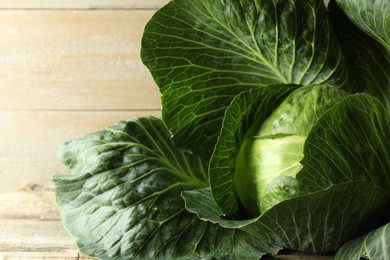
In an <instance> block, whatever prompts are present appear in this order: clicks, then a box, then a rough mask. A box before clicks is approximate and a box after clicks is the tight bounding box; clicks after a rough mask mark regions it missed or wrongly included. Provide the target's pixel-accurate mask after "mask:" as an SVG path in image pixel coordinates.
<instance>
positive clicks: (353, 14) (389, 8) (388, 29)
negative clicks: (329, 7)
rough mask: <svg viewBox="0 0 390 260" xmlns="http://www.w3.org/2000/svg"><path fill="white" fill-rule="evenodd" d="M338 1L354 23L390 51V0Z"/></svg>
mask: <svg viewBox="0 0 390 260" xmlns="http://www.w3.org/2000/svg"><path fill="white" fill-rule="evenodd" d="M337 3H338V5H339V6H340V8H341V9H343V11H344V12H345V14H346V15H347V16H348V17H349V18H350V19H351V21H352V22H353V23H354V24H356V25H357V26H358V27H360V28H361V29H362V30H363V31H365V32H366V33H368V34H370V35H371V36H373V37H374V38H376V39H377V40H378V41H379V42H380V43H382V44H383V45H384V46H385V47H386V48H387V50H389V51H390V2H389V0H374V1H372V0H371V1H368V0H337Z"/></svg>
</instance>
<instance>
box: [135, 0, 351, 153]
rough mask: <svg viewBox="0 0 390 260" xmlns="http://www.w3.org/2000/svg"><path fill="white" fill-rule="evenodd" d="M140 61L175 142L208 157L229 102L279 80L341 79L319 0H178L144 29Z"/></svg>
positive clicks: (336, 50) (336, 49)
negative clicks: (157, 89) (154, 85)
mask: <svg viewBox="0 0 390 260" xmlns="http://www.w3.org/2000/svg"><path fill="white" fill-rule="evenodd" d="M141 55H142V59H143V62H144V63H145V64H146V66H147V67H148V68H149V70H150V71H151V73H152V75H153V77H154V79H155V81H156V83H157V84H158V86H159V87H160V91H161V93H162V103H163V119H164V121H165V122H166V123H167V126H168V128H169V129H170V130H171V131H172V132H173V135H174V140H175V143H176V144H178V145H179V146H181V147H184V148H187V149H190V150H196V151H197V152H199V153H201V154H202V155H203V156H205V157H206V158H208V156H210V153H211V151H212V150H213V147H214V144H215V142H216V139H217V135H218V134H219V129H220V126H221V122H222V118H223V114H224V111H225V109H226V107H227V106H228V105H229V104H230V102H231V100H232V99H233V98H234V96H236V95H237V94H239V93H240V92H242V91H244V90H248V89H250V88H257V87H262V86H267V85H270V84H279V83H294V84H319V83H323V82H328V83H332V84H335V85H343V84H344V80H345V79H344V76H345V75H344V60H343V56H342V54H341V49H340V46H339V45H338V42H337V39H336V37H334V35H333V31H332V25H331V24H330V21H329V19H328V17H327V13H326V10H325V7H324V5H323V3H322V1H318V0H307V1H301V0H277V1H269V0H259V1H247V0H222V1H215V0H196V1H194V0H191V1H189V0H175V1H172V2H170V3H169V4H168V5H167V6H165V7H164V8H162V9H161V10H159V11H158V12H157V13H156V15H155V16H154V17H153V18H152V19H151V20H150V21H149V23H148V25H147V26H146V28H145V32H144V35H143V40H142V52H141Z"/></svg>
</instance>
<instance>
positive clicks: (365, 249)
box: [335, 224, 390, 260]
mask: <svg viewBox="0 0 390 260" xmlns="http://www.w3.org/2000/svg"><path fill="white" fill-rule="evenodd" d="M389 257H390V224H387V225H384V226H382V227H380V228H378V229H375V230H373V231H371V232H369V233H368V234H366V235H364V236H362V237H359V238H357V239H354V240H352V241H349V242H348V243H346V244H345V245H343V246H342V247H341V248H340V250H338V251H337V254H336V257H335V260H359V259H361V258H364V259H370V260H377V259H383V260H386V259H389Z"/></svg>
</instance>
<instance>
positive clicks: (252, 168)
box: [234, 85, 346, 216]
mask: <svg viewBox="0 0 390 260" xmlns="http://www.w3.org/2000/svg"><path fill="white" fill-rule="evenodd" d="M345 96H346V92H344V91H342V90H340V89H337V88H334V87H330V86H321V85H314V86H304V87H300V88H298V89H296V90H295V91H293V92H292V93H291V94H290V95H289V96H288V97H287V98H286V99H285V100H284V101H283V102H282V103H281V104H280V105H279V106H278V107H277V108H276V109H275V110H274V111H272V113H271V115H270V116H269V117H268V118H266V119H265V120H263V121H260V122H253V125H252V126H251V128H250V129H249V130H248V132H247V133H246V134H245V136H244V138H243V142H242V144H241V146H240V149H239V152H238V156H237V157H236V161H235V173H234V182H235V187H236V191H237V194H238V197H239V199H240V201H241V204H242V205H243V206H244V208H245V209H246V210H247V211H248V212H249V213H250V214H251V215H253V216H257V215H258V214H259V213H262V212H265V211H266V210H268V209H270V208H271V207H273V206H274V205H275V204H277V203H279V202H281V201H283V200H286V199H289V198H292V197H294V196H296V195H298V193H299V183H298V181H297V180H296V178H295V176H296V174H297V173H298V172H299V171H300V170H301V169H302V167H303V166H302V165H301V164H300V161H301V160H302V159H303V157H304V153H303V150H304V145H305V140H306V137H307V135H308V134H309V132H310V130H311V128H312V127H313V125H314V124H315V123H316V122H317V120H318V119H319V118H320V117H321V116H322V115H323V114H324V113H325V112H326V111H327V110H328V109H329V108H331V107H332V106H334V105H335V103H337V102H339V101H340V100H341V99H343V98H344V97H345Z"/></svg>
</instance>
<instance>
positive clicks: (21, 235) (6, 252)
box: [0, 185, 87, 260]
mask: <svg viewBox="0 0 390 260" xmlns="http://www.w3.org/2000/svg"><path fill="white" fill-rule="evenodd" d="M23 189H24V190H23V191H21V192H17V193H9V194H1V195H0V204H1V207H0V259H7V260H8V259H9V260H10V259H87V257H84V256H82V255H81V254H80V253H79V252H78V251H77V249H76V246H75V241H74V239H73V238H72V237H71V236H69V234H68V233H67V232H66V231H65V229H64V228H63V226H62V223H61V220H60V217H59V214H58V211H57V208H56V206H55V196H54V192H53V191H52V190H51V189H47V188H43V187H42V186H39V185H30V186H25V187H24V188H23Z"/></svg>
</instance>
